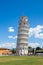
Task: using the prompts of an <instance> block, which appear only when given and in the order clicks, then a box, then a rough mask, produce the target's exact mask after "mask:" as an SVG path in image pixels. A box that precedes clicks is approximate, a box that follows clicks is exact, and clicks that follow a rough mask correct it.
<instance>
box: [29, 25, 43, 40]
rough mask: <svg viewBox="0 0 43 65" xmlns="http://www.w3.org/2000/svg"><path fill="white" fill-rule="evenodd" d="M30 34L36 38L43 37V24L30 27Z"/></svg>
mask: <svg viewBox="0 0 43 65" xmlns="http://www.w3.org/2000/svg"><path fill="white" fill-rule="evenodd" d="M29 36H30V37H31V36H34V37H35V38H41V39H43V25H37V26H36V27H34V28H30V29H29Z"/></svg>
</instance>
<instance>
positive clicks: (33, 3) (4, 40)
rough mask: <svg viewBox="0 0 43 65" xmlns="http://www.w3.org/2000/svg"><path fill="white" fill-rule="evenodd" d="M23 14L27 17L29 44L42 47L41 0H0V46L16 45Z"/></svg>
mask: <svg viewBox="0 0 43 65" xmlns="http://www.w3.org/2000/svg"><path fill="white" fill-rule="evenodd" d="M23 15H24V16H28V18H29V24H30V29H29V30H30V31H29V42H28V43H29V45H30V46H32V47H36V46H41V47H43V0H0V47H6V48H13V47H16V43H17V31H18V23H19V19H20V16H23Z"/></svg>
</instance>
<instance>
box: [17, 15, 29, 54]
mask: <svg viewBox="0 0 43 65" xmlns="http://www.w3.org/2000/svg"><path fill="white" fill-rule="evenodd" d="M28 30H29V26H28V17H26V16H22V17H21V18H20V21H19V25H18V38H17V47H16V49H17V50H16V54H17V55H27V54H28Z"/></svg>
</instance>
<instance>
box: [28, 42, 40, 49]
mask: <svg viewBox="0 0 43 65" xmlns="http://www.w3.org/2000/svg"><path fill="white" fill-rule="evenodd" d="M29 46H31V47H32V48H36V47H40V44H39V43H29Z"/></svg>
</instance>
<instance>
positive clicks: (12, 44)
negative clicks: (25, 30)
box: [0, 42, 16, 49]
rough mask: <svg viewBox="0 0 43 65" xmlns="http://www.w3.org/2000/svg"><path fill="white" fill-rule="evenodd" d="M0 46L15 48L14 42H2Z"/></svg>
mask: <svg viewBox="0 0 43 65" xmlns="http://www.w3.org/2000/svg"><path fill="white" fill-rule="evenodd" d="M0 48H8V49H11V48H16V43H9V42H8V43H3V44H0Z"/></svg>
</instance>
